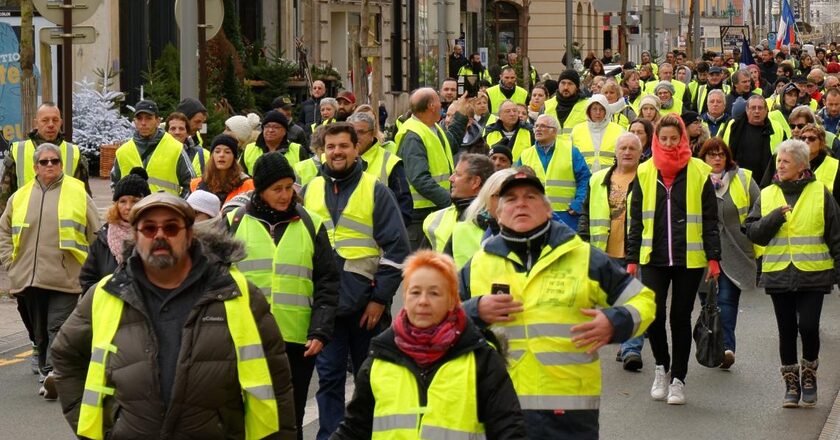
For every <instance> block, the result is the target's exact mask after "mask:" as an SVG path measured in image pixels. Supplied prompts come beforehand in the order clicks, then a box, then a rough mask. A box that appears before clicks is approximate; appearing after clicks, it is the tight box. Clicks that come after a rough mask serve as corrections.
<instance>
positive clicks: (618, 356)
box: [615, 347, 622, 362]
mask: <svg viewBox="0 0 840 440" xmlns="http://www.w3.org/2000/svg"><path fill="white" fill-rule="evenodd" d="M615 361H616V362H621V361H622V359H621V347H618V353H616V354H615Z"/></svg>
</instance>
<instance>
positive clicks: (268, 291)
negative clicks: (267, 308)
mask: <svg viewBox="0 0 840 440" xmlns="http://www.w3.org/2000/svg"><path fill="white" fill-rule="evenodd" d="M260 292H261V293H262V294H263V296H265V297H266V298H268V296H269V295H271V287H260Z"/></svg>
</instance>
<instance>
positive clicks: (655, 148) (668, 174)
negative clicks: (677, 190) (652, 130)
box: [651, 120, 691, 188]
mask: <svg viewBox="0 0 840 440" xmlns="http://www.w3.org/2000/svg"><path fill="white" fill-rule="evenodd" d="M679 121H680V127H681V128H682V136H681V137H680V143H679V145H677V146H676V147H674V148H671V149H669V150H666V149H664V148H662V146H661V145H659V138H658V137H657V136H654V137H653V142H652V143H651V151H652V152H653V164H654V165H655V166H656V168H657V169H658V170H659V173H660V174H662V183H664V184H665V186H666V187H667V188H671V184H673V183H674V178H675V177H677V174H679V172H680V171H681V170H682V169H683V168H685V166H686V165H688V161H689V159H691V147H690V146H689V144H688V137H687V136H686V132H685V124H683V122H682V120H679Z"/></svg>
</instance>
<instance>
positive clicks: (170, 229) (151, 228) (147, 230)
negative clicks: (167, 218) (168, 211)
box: [137, 223, 187, 238]
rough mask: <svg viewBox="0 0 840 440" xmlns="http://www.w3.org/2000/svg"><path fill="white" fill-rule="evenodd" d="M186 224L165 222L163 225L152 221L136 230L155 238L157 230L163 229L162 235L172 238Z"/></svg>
mask: <svg viewBox="0 0 840 440" xmlns="http://www.w3.org/2000/svg"><path fill="white" fill-rule="evenodd" d="M186 228H187V227H186V226H181V225H179V224H177V223H167V224H165V225H155V224H152V223H148V224H145V225H143V226H141V227H139V228H137V232H139V233H141V234H143V236H144V237H146V238H155V236H156V235H157V232H158V231H163V235H165V236H167V237H169V238H172V237H174V236H176V235H178V233H179V232H181V230H182V229H186Z"/></svg>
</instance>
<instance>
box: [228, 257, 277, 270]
mask: <svg viewBox="0 0 840 440" xmlns="http://www.w3.org/2000/svg"><path fill="white" fill-rule="evenodd" d="M273 265H274V262H273V261H271V259H269V258H261V259H254V260H244V261H240V262H238V263H236V267H238V268H239V270H240V271H242V272H251V271H255V270H271V267H272V266H273Z"/></svg>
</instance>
